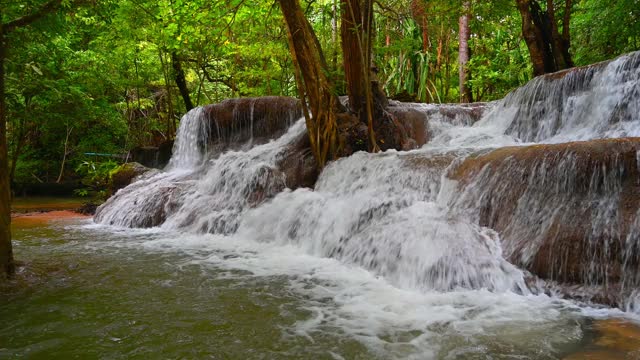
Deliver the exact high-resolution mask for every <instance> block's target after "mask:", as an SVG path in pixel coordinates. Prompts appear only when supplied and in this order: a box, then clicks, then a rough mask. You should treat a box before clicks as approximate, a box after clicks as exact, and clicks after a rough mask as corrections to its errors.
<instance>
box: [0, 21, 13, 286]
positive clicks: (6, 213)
mask: <svg viewBox="0 0 640 360" xmlns="http://www.w3.org/2000/svg"><path fill="white" fill-rule="evenodd" d="M6 47H7V40H6V36H5V35H4V29H3V24H1V23H0V277H5V276H9V275H11V274H13V270H14V268H13V251H12V248H11V190H10V187H9V186H10V184H9V167H8V165H9V164H8V151H7V150H8V149H7V124H6V121H5V120H6V107H5V105H6V104H5V95H4V86H5V85H4V61H5V58H6Z"/></svg>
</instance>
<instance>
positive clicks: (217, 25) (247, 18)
mask: <svg viewBox="0 0 640 360" xmlns="http://www.w3.org/2000/svg"><path fill="white" fill-rule="evenodd" d="M520 3H523V2H522V1H517V2H516V1H513V0H500V1H492V2H483V1H471V2H469V1H465V2H451V1H424V0H400V1H398V0H385V1H376V2H375V4H374V6H373V9H374V16H375V21H374V22H373V26H374V27H375V29H374V31H373V37H374V38H373V61H374V62H375V64H376V65H377V67H378V74H377V76H378V78H379V81H380V83H381V84H382V86H383V88H384V90H385V91H386V93H387V94H388V96H390V97H391V98H397V99H400V100H403V101H420V102H458V101H470V100H472V101H489V100H494V99H498V98H501V97H503V96H504V95H505V94H506V93H507V92H508V91H510V90H512V89H513V88H515V87H517V86H519V85H522V84H523V83H525V82H526V81H527V80H529V79H530V78H531V77H532V76H533V74H534V68H533V67H534V64H532V61H531V60H530V55H529V51H528V50H527V43H526V41H525V37H523V31H522V30H523V28H522V17H521V14H520V13H519V11H518V5H519V4H520ZM524 3H528V1H524ZM533 3H534V4H535V5H536V6H538V7H540V8H541V9H542V11H543V12H544V11H547V10H548V9H550V10H554V8H555V12H554V14H555V18H554V19H555V21H556V24H554V25H557V28H556V31H558V30H559V31H560V32H561V33H562V34H561V35H562V36H563V39H564V41H565V42H566V44H567V45H568V44H570V47H569V48H568V51H569V53H570V55H571V58H572V59H573V63H574V64H575V65H576V66H581V65H586V64H589V63H593V62H597V61H601V60H605V59H609V58H612V57H614V56H616V55H618V54H621V53H624V52H628V51H632V50H636V49H638V47H639V45H640V19H639V17H640V4H638V2H637V1H635V0H616V1H613V2H611V1H600V0H582V1H573V2H572V1H570V0H567V1H562V2H559V1H556V2H552V1H547V2H546V3H545V2H543V1H539V2H536V1H534V2H533ZM42 5H43V2H42V1H18V2H15V1H4V4H3V5H2V8H3V10H2V14H1V16H2V22H3V23H8V22H9V21H11V20H13V19H17V18H20V17H21V16H24V15H27V14H30V13H33V12H36V11H37V10H38V9H39V8H40V7H41V6H42ZM301 6H302V8H303V10H304V13H305V14H306V15H307V18H308V19H309V21H310V23H311V25H312V26H313V29H314V30H315V33H316V35H317V37H318V39H319V41H320V44H321V45H322V49H323V50H324V53H325V57H326V59H327V63H328V67H329V68H330V71H331V74H330V76H331V77H332V78H334V79H336V81H334V83H335V87H336V89H335V92H336V93H337V94H339V95H341V94H345V93H346V90H345V84H344V82H343V81H340V79H343V78H344V76H343V72H344V67H343V66H342V64H343V60H342V51H341V50H340V42H339V39H340V34H339V28H338V27H339V21H340V9H339V6H340V5H339V4H338V1H337V0H320V1H302V2H301ZM549 6H551V7H549ZM463 19H467V20H466V26H468V30H465V29H464V26H463V25H464V24H465V23H463V22H462V21H463ZM569 22H570V23H569ZM460 34H463V35H464V34H466V35H465V36H463V37H462V38H461V37H460V36H459V35H460ZM465 37H466V40H467V42H468V49H467V50H466V53H467V57H468V59H467V60H466V61H467V62H466V65H464V66H465V69H466V72H465V73H466V77H467V79H466V84H462V85H464V86H461V83H460V79H461V77H460V74H459V67H460V62H459V58H460V56H459V55H461V54H462V52H461V51H460V50H461V49H463V48H464V47H461V46H460V44H461V43H462V42H461V41H460V40H461V39H464V38H465ZM569 39H570V40H569ZM569 41H570V43H569ZM4 46H5V51H6V60H5V64H4V67H5V74H4V79H5V99H6V119H7V138H8V152H9V171H10V178H11V181H12V182H13V183H17V184H21V183H33V182H62V181H65V180H67V179H69V178H70V177H73V176H74V172H75V171H76V169H79V168H80V169H81V165H82V164H83V162H85V161H96V159H98V160H99V159H104V158H102V157H101V158H96V157H95V156H90V155H86V154H87V153H100V154H122V153H126V152H127V151H128V150H130V149H132V148H135V147H141V146H158V145H160V144H161V143H162V142H164V141H166V140H169V139H171V138H172V137H173V136H174V134H175V131H176V126H177V123H178V121H179V119H180V116H181V115H182V114H184V113H185V111H186V110H188V109H190V108H191V107H193V106H197V105H201V104H207V103H213V102H217V101H220V100H222V99H225V98H231V97H243V96H262V95H288V96H297V91H296V83H295V78H294V72H293V66H292V61H291V56H290V54H289V51H288V50H287V47H288V45H287V30H286V27H285V25H284V22H283V17H282V13H281V11H280V9H279V7H278V4H277V2H273V1H266V2H265V1H253V0H237V1H229V0H225V1H216V0H214V1H188V2H187V1H180V0H171V1H169V0H167V1H144V0H135V1H128V0H124V1H122V0H117V1H116V0H109V1H98V2H95V3H88V2H62V3H60V6H59V7H58V8H57V9H54V10H51V12H50V13H49V14H46V16H43V17H42V18H41V19H38V20H37V21H34V22H33V23H32V24H30V26H25V27H21V28H16V29H15V30H14V31H11V32H10V33H8V34H6V35H5V39H4ZM463 51H465V50H463ZM460 89H463V91H462V94H461V91H460Z"/></svg>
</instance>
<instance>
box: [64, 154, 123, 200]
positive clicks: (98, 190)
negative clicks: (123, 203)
mask: <svg viewBox="0 0 640 360" xmlns="http://www.w3.org/2000/svg"><path fill="white" fill-rule="evenodd" d="M119 168H120V166H119V165H118V163H117V162H115V161H103V162H93V161H83V162H81V163H80V165H78V166H77V167H76V169H75V171H76V173H77V174H78V175H79V176H81V177H82V184H83V185H85V186H86V187H85V188H82V189H78V190H76V191H75V193H76V195H78V196H92V197H93V198H96V199H98V200H106V198H107V197H108V196H109V195H111V194H110V188H111V178H112V176H113V174H115V173H116V172H117V171H118V169H119Z"/></svg>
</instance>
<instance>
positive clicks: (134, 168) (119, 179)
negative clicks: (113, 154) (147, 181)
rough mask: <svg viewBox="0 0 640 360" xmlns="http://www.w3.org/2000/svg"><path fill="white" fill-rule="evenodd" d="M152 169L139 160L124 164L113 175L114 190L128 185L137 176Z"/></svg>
mask: <svg viewBox="0 0 640 360" xmlns="http://www.w3.org/2000/svg"><path fill="white" fill-rule="evenodd" d="M150 170H151V169H149V168H148V167H146V166H143V165H142V164H140V163H137V162H130V163H126V164H122V165H121V166H120V167H119V168H118V169H117V171H116V172H114V173H113V174H112V175H111V182H112V190H113V192H116V191H118V190H120V189H122V188H124V187H126V186H127V185H129V184H131V183H132V182H133V181H134V179H135V178H136V177H138V176H140V175H143V174H145V173H147V172H149V171H150Z"/></svg>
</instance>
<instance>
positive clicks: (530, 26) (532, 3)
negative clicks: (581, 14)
mask: <svg viewBox="0 0 640 360" xmlns="http://www.w3.org/2000/svg"><path fill="white" fill-rule="evenodd" d="M516 5H517V7H518V11H519V12H520V16H521V17H522V35H523V37H524V40H525V42H526V43H527V48H528V49H529V54H530V56H531V62H532V64H533V74H534V76H538V75H542V74H547V73H551V72H555V71H558V70H563V69H568V68H570V67H573V61H572V59H571V55H570V54H569V46H570V44H569V41H568V40H569V38H568V32H569V24H568V21H569V19H570V14H565V16H564V22H565V23H564V24H563V35H564V36H561V35H560V33H559V31H558V25H557V22H556V18H555V9H554V7H553V1H552V0H547V10H546V11H542V8H541V7H540V4H539V3H538V2H537V0H516ZM565 7H568V10H569V12H570V10H571V2H570V1H567V3H565ZM565 11H566V10H565Z"/></svg>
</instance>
